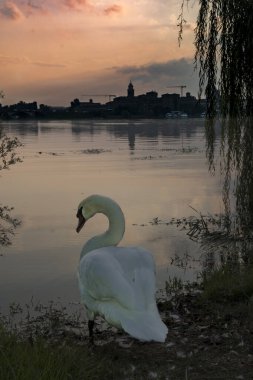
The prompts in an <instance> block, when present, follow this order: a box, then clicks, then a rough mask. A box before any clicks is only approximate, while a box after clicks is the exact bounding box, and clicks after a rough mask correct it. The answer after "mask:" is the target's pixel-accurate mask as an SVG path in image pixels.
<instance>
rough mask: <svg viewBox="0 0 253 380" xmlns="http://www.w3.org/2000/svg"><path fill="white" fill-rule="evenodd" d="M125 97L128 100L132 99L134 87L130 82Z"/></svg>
mask: <svg viewBox="0 0 253 380" xmlns="http://www.w3.org/2000/svg"><path fill="white" fill-rule="evenodd" d="M127 97H128V98H134V86H133V83H132V82H131V81H130V83H129V85H128V89H127Z"/></svg>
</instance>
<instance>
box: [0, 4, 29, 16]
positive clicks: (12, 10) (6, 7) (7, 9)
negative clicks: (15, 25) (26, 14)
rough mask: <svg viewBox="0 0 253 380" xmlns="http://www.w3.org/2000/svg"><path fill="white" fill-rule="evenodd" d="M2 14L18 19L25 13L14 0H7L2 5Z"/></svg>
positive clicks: (0, 10) (0, 14)
mask: <svg viewBox="0 0 253 380" xmlns="http://www.w3.org/2000/svg"><path fill="white" fill-rule="evenodd" d="M0 16H2V17H4V18H6V19H9V20H13V21H16V20H19V19H21V18H22V17H23V13H22V12H21V10H20V9H19V8H18V7H17V5H16V4H15V3H13V2H12V1H5V2H4V3H3V5H2V6H1V7H0Z"/></svg>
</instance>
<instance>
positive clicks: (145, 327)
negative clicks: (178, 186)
mask: <svg viewBox="0 0 253 380" xmlns="http://www.w3.org/2000/svg"><path fill="white" fill-rule="evenodd" d="M96 213H102V214H104V215H106V216H107V217H108V219H109V228H108V230H107V231H106V232H105V233H103V234H101V235H97V236H95V237H93V238H92V239H90V240H88V242H87V243H86V244H85V245H84V247H83V249H82V251H81V256H80V263H79V268H78V279H79V287H80V293H81V300H82V302H83V303H84V305H85V306H86V309H87V316H88V319H89V322H88V326H89V333H90V340H91V341H93V325H94V318H95V316H96V315H98V314H99V315H101V316H103V317H104V318H105V320H106V321H107V322H108V323H109V324H111V325H113V326H116V327H118V328H122V329H123V330H124V331H126V332H127V333H128V334H130V335H131V336H132V337H134V338H137V339H139V340H142V341H157V342H164V341H165V339H166V335H167V331H168V329H167V327H166V326H165V324H164V323H163V322H162V320H161V318H160V315H159V312H158V310H157V306H156V301H155V264H154V260H153V257H152V255H151V254H150V253H149V252H148V251H146V250H145V249H143V248H141V247H116V245H117V244H118V243H119V242H120V240H121V239H122V237H123V235H124V232H125V218H124V215H123V213H122V211H121V209H120V207H119V206H118V204H117V203H116V202H114V201H113V200H112V199H110V198H107V197H104V196H101V195H91V196H89V197H88V198H86V199H84V200H83V201H82V202H81V203H80V204H79V206H78V212H77V217H78V219H79V222H78V226H77V229H76V231H77V232H79V231H80V230H81V229H82V227H83V225H84V223H85V222H86V221H87V220H88V219H90V218H91V217H93V216H94V215H95V214H96Z"/></svg>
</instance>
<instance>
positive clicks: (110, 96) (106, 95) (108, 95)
mask: <svg viewBox="0 0 253 380" xmlns="http://www.w3.org/2000/svg"><path fill="white" fill-rule="evenodd" d="M82 96H105V97H108V99H109V102H110V101H111V98H116V96H117V95H113V94H82Z"/></svg>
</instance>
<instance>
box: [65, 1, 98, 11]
mask: <svg viewBox="0 0 253 380" xmlns="http://www.w3.org/2000/svg"><path fill="white" fill-rule="evenodd" d="M64 5H65V6H66V7H68V8H69V9H72V10H75V11H81V10H84V9H85V10H92V9H93V6H92V5H91V4H90V3H89V1H88V0H64Z"/></svg>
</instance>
